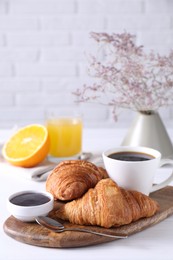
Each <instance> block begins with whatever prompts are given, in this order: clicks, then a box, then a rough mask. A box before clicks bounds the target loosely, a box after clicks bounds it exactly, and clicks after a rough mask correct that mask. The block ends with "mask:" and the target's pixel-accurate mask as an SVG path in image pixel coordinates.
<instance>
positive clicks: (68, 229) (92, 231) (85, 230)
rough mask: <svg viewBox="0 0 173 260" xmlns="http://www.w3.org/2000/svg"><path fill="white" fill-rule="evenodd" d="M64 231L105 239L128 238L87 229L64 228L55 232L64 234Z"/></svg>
mask: <svg viewBox="0 0 173 260" xmlns="http://www.w3.org/2000/svg"><path fill="white" fill-rule="evenodd" d="M63 231H79V232H86V233H91V234H95V235H99V236H104V237H113V238H127V235H123V234H121V235H118V234H117V235H111V234H106V233H102V232H96V231H94V230H90V229H85V228H64V229H62V230H61V231H58V230H55V232H63Z"/></svg>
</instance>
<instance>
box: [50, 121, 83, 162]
mask: <svg viewBox="0 0 173 260" xmlns="http://www.w3.org/2000/svg"><path fill="white" fill-rule="evenodd" d="M47 129H48V133H49V137H50V151H49V154H50V155H51V156H53V157H72V156H75V155H77V154H80V152H81V150H82V121H81V119H80V118H58V119H50V120H48V121H47Z"/></svg>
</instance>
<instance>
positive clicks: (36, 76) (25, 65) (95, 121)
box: [0, 0, 173, 128]
mask: <svg viewBox="0 0 173 260" xmlns="http://www.w3.org/2000/svg"><path fill="white" fill-rule="evenodd" d="M124 30H126V31H128V32H131V33H135V34H136V35H137V39H138V42H139V43H141V44H144V46H145V47H146V48H149V49H150V48H153V49H155V50H158V51H159V52H161V53H165V52H167V51H169V50H170V48H172V47H173V1H172V0H0V127H1V128H7V127H12V126H13V125H14V124H18V125H24V124H27V123H33V122H39V123H42V122H44V119H45V114H46V113H47V111H48V112H50V111H53V110H58V111H61V110H62V111H63V110H71V109H72V108H73V107H75V106H76V104H75V103H74V96H72V95H71V92H72V91H74V90H75V89H76V88H78V87H81V86H82V85H83V84H84V83H86V82H87V79H88V78H87V73H86V69H87V63H86V58H85V55H84V52H89V50H90V49H91V48H92V44H93V42H92V41H91V39H90V38H89V32H91V31H96V32H109V33H111V32H116V33H121V32H123V31H124ZM77 108H78V109H79V110H81V111H82V113H83V116H84V123H85V125H86V126H94V127H98V126H100V127H107V126H108V127H115V126H116V127H121V126H128V125H129V122H130V121H131V119H132V117H133V116H134V113H132V112H131V111H124V112H123V113H122V114H121V115H120V117H119V121H118V122H117V123H115V122H113V121H112V119H111V113H110V111H109V108H107V107H102V106H99V105H98V106H97V105H86V104H81V105H79V106H78V107H77ZM161 115H162V116H163V119H164V121H165V122H166V125H167V126H173V125H172V124H171V120H172V118H173V111H172V108H165V109H163V110H162V111H161Z"/></svg>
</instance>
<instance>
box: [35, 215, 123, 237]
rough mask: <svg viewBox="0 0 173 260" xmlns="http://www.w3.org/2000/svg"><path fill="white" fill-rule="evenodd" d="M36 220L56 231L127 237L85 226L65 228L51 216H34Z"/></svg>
mask: <svg viewBox="0 0 173 260" xmlns="http://www.w3.org/2000/svg"><path fill="white" fill-rule="evenodd" d="M35 220H36V222H37V223H38V224H39V225H41V226H43V227H46V228H48V229H50V230H52V231H54V232H56V233H61V232H64V231H79V232H87V233H91V234H95V235H99V236H105V237H113V238H127V235H123V234H121V235H118V234H117V235H109V234H105V233H100V232H96V231H93V230H89V229H85V228H80V227H78V228H66V227H64V226H63V224H62V223H60V222H58V221H57V220H54V219H52V218H49V217H44V216H40V217H36V218H35Z"/></svg>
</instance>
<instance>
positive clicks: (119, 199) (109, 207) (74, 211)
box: [55, 178, 159, 228]
mask: <svg viewBox="0 0 173 260" xmlns="http://www.w3.org/2000/svg"><path fill="white" fill-rule="evenodd" d="M158 209H159V206H158V203H157V202H155V201H154V200H152V199H151V198H150V197H148V196H146V195H144V194H142V193H140V192H137V191H127V190H124V189H122V188H120V187H118V185H117V184H116V183H115V182H114V181H112V180H111V179H110V178H107V179H104V180H101V181H99V183H98V184H97V185H96V186H95V188H92V189H89V190H88V192H86V193H85V194H84V195H83V197H82V198H80V199H77V200H73V201H71V202H68V203H66V204H65V205H63V206H61V207H60V209H59V210H57V211H56V212H55V216H56V217H58V218H61V219H64V220H69V221H70V222H71V223H73V224H79V225H98V226H102V227H105V228H110V227H114V226H121V225H125V224H129V223H131V222H132V221H136V220H138V219H140V218H143V217H150V216H152V215H154V214H155V213H156V211H157V210H158Z"/></svg>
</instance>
